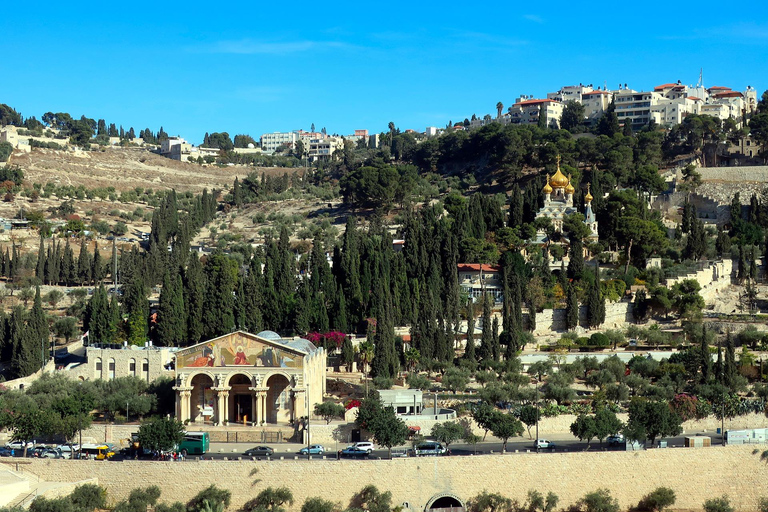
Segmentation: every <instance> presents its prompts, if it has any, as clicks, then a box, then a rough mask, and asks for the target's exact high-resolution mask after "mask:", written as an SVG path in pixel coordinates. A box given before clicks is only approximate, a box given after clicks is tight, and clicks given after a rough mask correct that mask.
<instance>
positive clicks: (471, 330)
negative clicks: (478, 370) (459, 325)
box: [464, 298, 477, 363]
mask: <svg viewBox="0 0 768 512" xmlns="http://www.w3.org/2000/svg"><path fill="white" fill-rule="evenodd" d="M464 359H466V360H467V361H471V362H473V363H476V362H477V356H476V354H475V312H474V306H473V304H472V298H470V299H469V304H468V305H467V345H466V347H465V348H464Z"/></svg>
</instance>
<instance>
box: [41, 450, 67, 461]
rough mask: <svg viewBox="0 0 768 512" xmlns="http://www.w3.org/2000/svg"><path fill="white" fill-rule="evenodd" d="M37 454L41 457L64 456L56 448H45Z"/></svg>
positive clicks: (58, 457)
mask: <svg viewBox="0 0 768 512" xmlns="http://www.w3.org/2000/svg"><path fill="white" fill-rule="evenodd" d="M38 456H39V457H40V458H41V459H63V458H64V456H63V455H62V454H61V451H59V450H57V449H56V448H46V449H45V450H43V451H42V452H41V453H40V454H39V455H38Z"/></svg>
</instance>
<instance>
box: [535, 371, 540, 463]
mask: <svg viewBox="0 0 768 512" xmlns="http://www.w3.org/2000/svg"><path fill="white" fill-rule="evenodd" d="M535 442H536V447H535V448H536V451H537V452H538V451H539V376H538V374H537V375H536V441H535Z"/></svg>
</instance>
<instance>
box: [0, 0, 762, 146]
mask: <svg viewBox="0 0 768 512" xmlns="http://www.w3.org/2000/svg"><path fill="white" fill-rule="evenodd" d="M264 3H265V2H260V1H256V2H249V3H244V4H240V3H237V2H223V3H221V4H218V3H215V2H206V3H204V4H197V3H193V2H187V3H182V2H180V3H146V2H138V3H136V2H109V3H107V2H100V3H90V2H89V3H87V4H83V3H82V2H80V3H78V2H76V3H71V2H56V3H51V4H48V2H46V1H43V2H38V3H36V4H35V5H34V6H30V4H28V3H24V2H8V3H7V5H4V6H3V9H2V17H0V34H2V38H1V39H0V54H1V55H2V65H0V103H7V104H9V105H11V106H12V107H14V108H16V109H17V110H19V111H20V112H21V113H22V114H23V115H24V116H32V115H35V116H37V117H38V118H40V116H41V115H42V114H43V113H44V112H46V111H49V110H50V111H54V112H69V113H70V114H72V115H73V116H76V117H79V116H80V115H81V114H85V115H87V116H88V117H93V118H104V119H105V120H106V121H107V122H108V123H109V122H114V123H117V124H122V125H123V126H124V127H125V129H126V130H127V129H128V128H129V127H130V126H133V127H134V128H135V129H136V131H137V132H138V131H139V130H140V129H143V128H146V127H149V128H151V129H152V130H153V131H157V130H158V129H159V127H160V126H161V125H162V126H163V127H164V128H165V130H166V131H167V132H168V133H170V134H171V135H181V136H182V137H185V138H186V139H187V140H190V141H191V142H193V143H195V144H197V143H200V142H201V141H202V138H203V134H204V133H205V132H214V131H227V132H229V133H230V135H232V136H234V135H235V134H237V133H248V134H250V135H252V136H253V137H255V138H257V139H258V136H259V135H260V134H261V133H263V132H270V131H288V130H294V129H299V128H301V129H305V130H308V129H309V128H310V125H311V124H312V123H314V124H315V126H316V128H317V129H318V130H319V129H320V128H322V127H326V128H327V130H328V132H329V133H339V134H342V135H343V134H349V133H352V131H353V130H355V129H368V130H369V131H371V132H377V131H383V130H386V127H387V123H389V121H394V122H395V124H396V125H397V126H398V127H399V128H401V129H407V128H412V129H415V130H419V131H423V130H424V128H425V127H426V126H445V125H446V123H448V121H449V120H453V121H454V122H456V121H460V120H463V119H464V118H465V117H470V116H471V115H472V114H473V113H475V114H477V115H478V116H482V115H484V114H486V113H492V112H495V105H496V103H497V102H498V101H501V102H503V103H504V105H505V108H506V106H509V105H511V104H512V103H513V102H514V100H515V98H516V97H517V96H518V95H520V94H533V95H534V96H536V97H542V96H545V95H546V93H547V92H548V91H554V90H557V89H558V88H559V87H560V86H561V85H569V84H578V83H580V82H581V83H585V84H586V83H593V84H595V85H598V84H599V85H602V84H603V83H604V82H607V84H608V87H609V88H615V87H616V86H617V84H619V83H622V84H623V83H627V84H628V85H629V86H630V87H631V88H634V89H640V90H642V89H649V88H652V87H653V86H654V85H658V84H660V83H665V82H673V81H677V80H678V79H679V80H682V81H683V83H687V84H691V83H695V82H696V81H697V80H698V75H699V69H700V68H702V67H703V68H704V84H705V85H706V86H712V85H725V86H730V87H733V88H734V89H737V90H744V89H745V88H746V86H747V85H752V86H753V87H756V88H757V89H758V93H759V94H762V91H763V90H765V89H766V88H768V80H766V78H767V77H766V69H768V9H765V8H761V7H759V2H757V3H754V4H752V5H753V6H754V9H753V12H751V13H750V11H749V7H748V6H749V5H750V4H749V3H747V4H744V6H742V7H739V8H738V9H733V10H732V11H731V13H730V14H728V11H729V9H728V8H725V7H723V4H722V3H721V2H717V3H715V2H709V1H703V2H698V3H695V4H687V5H686V6H677V5H675V6H672V5H669V6H667V7H665V6H663V5H658V6H656V7H649V6H648V5H641V4H637V3H630V4H628V6H627V7H616V5H617V4H616V3H615V2H613V3H605V2H573V1H571V2H562V3H561V2H555V1H550V2H525V3H522V2H521V3H518V2H484V1H482V0H481V1H479V2H453V1H446V2H442V3H440V4H437V3H435V4H432V3H429V4H427V3H421V2H398V1H390V2H381V1H380V2H364V1H363V2H273V3H272V4H271V5H270V6H265V5H263V4H264Z"/></svg>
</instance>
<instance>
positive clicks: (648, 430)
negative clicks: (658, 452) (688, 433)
mask: <svg viewBox="0 0 768 512" xmlns="http://www.w3.org/2000/svg"><path fill="white" fill-rule="evenodd" d="M682 430H683V428H682V419H681V418H680V416H678V415H677V414H676V413H675V412H673V411H672V409H670V407H669V404H667V403H666V402H659V401H652V400H647V399H642V398H634V399H632V401H631V402H630V404H629V421H627V425H626V426H625V427H624V436H625V437H626V438H627V439H631V440H635V441H645V440H646V439H650V440H651V445H653V443H655V441H656V439H657V438H659V437H668V436H676V435H678V434H679V433H680V432H682Z"/></svg>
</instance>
